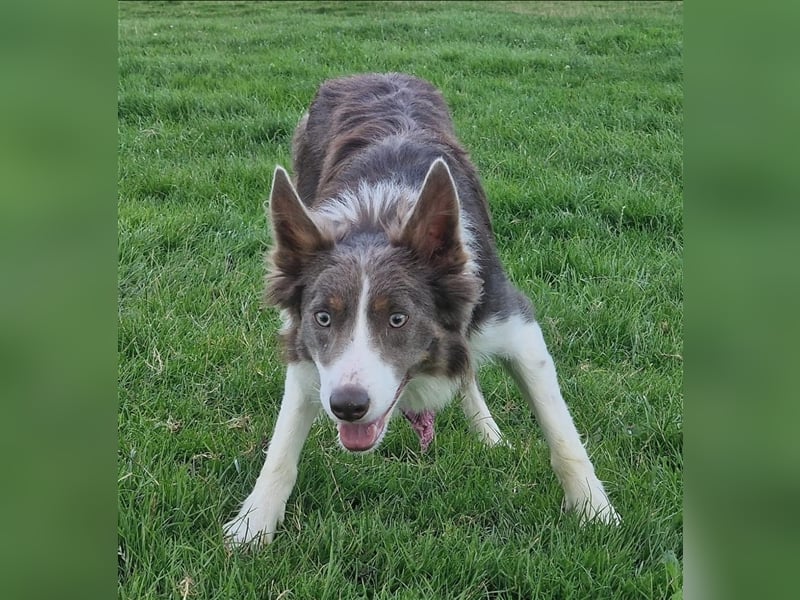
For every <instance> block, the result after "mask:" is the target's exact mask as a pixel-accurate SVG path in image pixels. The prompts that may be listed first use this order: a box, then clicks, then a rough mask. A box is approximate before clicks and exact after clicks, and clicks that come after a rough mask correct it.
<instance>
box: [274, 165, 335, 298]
mask: <svg viewBox="0 0 800 600" xmlns="http://www.w3.org/2000/svg"><path fill="white" fill-rule="evenodd" d="M269 214H270V219H271V222H272V235H273V239H274V245H273V248H272V252H271V253H270V256H269V273H268V275H267V289H266V292H265V300H266V302H267V303H268V304H277V305H278V306H281V307H283V308H289V307H291V306H293V305H295V304H297V303H298V301H299V297H300V293H301V292H302V285H301V276H302V274H303V270H304V268H305V266H306V265H307V264H308V262H309V261H310V260H311V259H312V258H313V257H314V256H315V255H316V254H317V253H318V252H320V251H323V250H326V249H328V248H331V247H332V246H333V241H332V240H331V239H330V237H328V236H327V235H325V234H324V232H322V231H320V229H319V227H317V225H316V224H315V223H314V221H313V220H312V219H311V215H310V214H309V212H308V210H307V209H306V207H305V205H304V204H303V202H302V201H301V200H300V197H299V196H298V195H297V192H296V191H295V189H294V186H293V185H292V182H291V181H290V180H289V175H288V174H287V173H286V171H285V170H284V169H283V168H281V167H276V168H275V174H274V176H273V178H272V191H271V192H270V197H269Z"/></svg>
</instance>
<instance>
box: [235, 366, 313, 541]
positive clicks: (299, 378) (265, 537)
mask: <svg viewBox="0 0 800 600" xmlns="http://www.w3.org/2000/svg"><path fill="white" fill-rule="evenodd" d="M318 386H319V382H318V375H317V370H316V368H315V367H314V365H313V364H311V363H290V364H289V366H288V368H287V369H286V384H285V390H284V395H283V401H282V402H281V408H280V412H279V413H278V420H277V422H276V423H275V431H274V433H273V435H272V440H271V441H270V444H269V449H268V450H267V457H266V460H265V461H264V466H263V467H262V468H261V474H260V475H259V476H258V479H257V480H256V484H255V487H254V488H253V491H252V492H251V493H250V495H249V496H248V497H247V499H246V500H245V501H244V503H243V504H242V508H241V510H240V511H239V514H238V515H237V516H236V518H235V519H233V520H232V521H230V522H229V523H227V524H226V525H225V537H226V539H227V542H228V543H230V544H232V545H241V544H249V543H251V542H254V541H255V542H256V543H267V544H269V543H270V542H272V539H273V537H274V535H275V529H276V527H277V525H278V523H280V522H281V521H282V520H283V514H284V511H285V509H286V501H287V500H288V499H289V495H290V494H291V493H292V488H293V487H294V484H295V481H296V480H297V463H298V462H299V460H300V452H301V450H302V449H303V444H304V443H305V440H306V438H307V437H308V432H309V431H310V429H311V424H312V423H313V422H314V419H315V418H316V416H317V414H318V413H319V403H317V402H315V401H314V400H313V397H314V393H315V392H316V389H317V387H318Z"/></svg>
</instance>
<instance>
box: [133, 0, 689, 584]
mask: <svg viewBox="0 0 800 600" xmlns="http://www.w3.org/2000/svg"><path fill="white" fill-rule="evenodd" d="M682 11H683V7H682V5H681V4H680V3H650V2H648V3H641V4H637V3H619V4H618V3H610V2H601V3H592V4H585V3H566V4H561V3H555V2H546V3H536V4H532V3H522V2H492V3H429V2H419V3H418V2H409V3H368V2H346V3H341V4H340V3H331V2H324V3H263V4H251V3H233V2H232V3H222V4H206V3H202V4H178V3H156V2H147V3H129V2H124V3H121V4H120V5H119V16H120V18H119V348H118V349H119V421H118V423H119V461H118V462H119V484H118V486H119V532H118V533H119V597H120V598H130V599H136V600H141V599H145V598H204V599H205V598H231V599H244V598H278V597H280V598H282V599H289V598H408V599H419V598H464V599H467V598H489V597H492V598H673V597H680V588H681V584H682V496H683V482H682V465H683V461H682V448H683V442H682V439H683V425H682V352H683V344H682V319H683V309H682V302H683V292H682V251H683V221H682V188H683V181H682V147H683V138H682V126H683V64H682V53H683V50H682V48H683V43H682V38H683V25H682V19H683V16H682ZM364 71H405V72H409V73H413V74H416V75H419V76H422V77H424V78H426V79H428V80H430V81H432V82H433V83H434V84H435V85H437V86H438V87H440V89H441V90H442V91H443V93H444V95H445V97H446V98H447V100H448V102H449V103H450V106H451V109H452V112H453V116H454V119H455V122H456V128H457V131H458V133H459V136H460V138H461V140H462V141H463V143H464V145H465V146H466V147H467V148H468V149H469V150H470V152H471V155H472V158H473V160H474V161H475V163H476V164H477V165H478V168H479V171H480V173H481V175H482V178H483V181H484V184H485V187H486V189H487V192H488V195H489V198H490V202H491V205H492V212H493V217H494V222H495V231H496V235H497V241H498V247H499V249H500V252H501V254H502V257H503V259H504V261H505V264H506V265H507V268H508V270H509V272H510V274H511V276H512V279H513V280H514V281H516V283H517V284H518V285H519V286H520V287H521V288H522V289H523V290H525V291H526V292H527V293H529V294H530V296H531V297H532V298H533V300H534V303H535V304H536V306H537V311H538V315H539V319H540V321H541V323H542V327H543V329H544V332H545V336H546V337H547V339H548V342H549V344H550V349H551V352H552V354H553V356H554V358H555V360H556V364H557V366H558V369H559V373H560V376H561V382H562V387H563V391H564V396H565V398H566V399H567V402H568V403H569V404H570V407H571V409H572V412H573V415H574V417H575V421H576V423H577V426H578V429H579V430H580V431H581V432H582V433H583V435H584V436H585V438H586V441H587V446H588V449H589V452H590V455H591V456H592V457H593V459H594V462H595V466H596V468H597V472H598V475H599V476H600V478H601V479H603V480H604V481H606V482H607V483H606V488H607V490H608V491H609V494H610V496H611V498H612V500H613V502H614V504H615V506H616V508H617V509H618V511H619V512H620V514H621V515H622V517H623V519H624V522H623V524H622V525H621V526H620V527H619V528H606V527H602V526H588V527H585V528H582V527H580V526H579V525H578V523H577V519H576V518H575V517H574V516H572V515H564V514H561V512H560V502H561V498H562V492H561V488H560V486H559V484H558V482H557V481H556V478H555V476H554V474H553V472H552V470H551V469H550V466H549V457H548V452H547V447H546V445H545V443H544V440H543V438H542V435H541V432H540V431H539V429H538V427H537V425H536V422H535V420H534V419H533V417H532V416H531V414H530V411H529V410H528V408H527V406H525V405H524V402H523V401H522V400H521V397H520V394H519V393H518V391H517V390H516V388H514V386H513V385H512V384H511V383H510V381H509V380H508V379H507V378H506V377H505V376H503V374H502V372H501V371H500V369H498V368H496V367H488V368H486V369H484V372H483V377H482V386H483V389H484V392H485V394H486V398H487V402H488V403H489V406H490V408H491V409H492V410H493V413H494V415H495V418H496V420H497V422H498V424H499V425H500V427H501V428H502V430H503V432H504V433H505V434H506V436H507V437H508V438H509V440H510V441H511V443H512V444H513V446H512V447H511V448H496V449H492V450H487V449H485V448H484V447H483V446H482V445H481V443H480V442H479V441H478V439H477V438H476V437H475V436H474V435H473V434H471V433H470V431H469V428H468V426H467V423H466V421H465V419H464V417H463V416H462V414H461V411H460V409H459V408H458V407H457V405H453V406H452V407H451V408H449V409H448V410H446V411H445V412H443V413H442V414H441V415H440V416H439V417H438V420H437V434H438V435H437V438H436V441H435V443H434V444H433V446H432V447H431V450H430V451H429V452H428V453H427V454H425V455H421V456H420V455H418V452H417V450H418V444H417V442H416V438H415V436H414V434H413V432H412V431H411V430H410V428H409V427H407V426H406V425H405V424H404V423H402V422H401V421H398V422H396V423H395V424H394V427H393V429H392V430H391V431H390V432H389V434H388V436H387V438H386V440H385V442H384V444H383V445H382V446H381V448H380V449H379V451H378V452H376V453H373V454H371V455H368V456H365V457H358V456H351V455H347V454H345V453H344V452H343V451H341V450H340V449H339V448H338V445H337V443H336V434H335V430H334V428H333V426H332V424H330V423H329V422H327V421H326V420H320V421H319V422H318V424H317V425H315V427H314V428H313V429H312V433H311V436H310V437H309V440H308V442H307V443H306V448H305V452H304V455H303V459H302V461H301V464H300V476H299V479H298V484H297V487H296V488H295V492H294V493H293V495H292V497H291V498H290V500H289V503H288V505H287V514H286V521H285V523H284V525H283V528H282V530H281V531H280V532H279V533H278V535H277V536H276V540H275V542H274V544H273V545H271V546H269V547H267V548H264V549H262V550H260V551H259V552H256V553H233V554H232V553H230V552H229V551H228V550H227V549H226V548H225V547H224V546H223V545H222V534H221V524H222V523H223V522H224V521H226V520H227V519H229V518H230V517H231V516H233V515H234V514H235V512H236V510H237V508H238V503H239V502H241V500H243V499H244V497H245V496H246V494H247V493H248V492H249V491H250V488H251V487H252V485H253V483H254V481H255V477H256V475H257V472H258V470H259V468H260V467H261V462H262V459H263V454H262V448H263V447H264V445H265V443H266V442H267V441H268V439H269V436H270V435H271V430H272V425H273V423H274V420H275V417H276V415H277V410H278V405H279V402H280V397H281V392H282V384H283V366H282V364H281V362H280V356H279V350H278V347H277V337H276V326H277V315H276V314H275V312H274V311H272V310H267V311H264V310H261V309H260V306H259V297H260V294H261V286H262V277H263V264H262V254H263V251H264V250H265V248H266V246H267V243H268V236H267V226H266V221H265V217H264V213H263V209H262V204H263V202H264V200H265V199H266V196H267V194H268V193H269V187H270V182H271V176H272V171H273V169H274V167H275V164H276V163H280V164H283V165H285V166H287V167H290V166H291V165H290V154H289V152H290V138H291V134H292V130H293V127H294V125H295V123H296V122H297V120H298V118H299V117H300V115H301V114H302V112H303V111H304V110H305V109H306V107H307V105H308V103H309V102H310V100H311V98H312V96H313V94H314V91H315V90H316V88H317V86H318V85H319V83H320V82H322V81H323V80H324V79H326V78H329V77H332V76H337V75H342V74H348V73H355V72H364Z"/></svg>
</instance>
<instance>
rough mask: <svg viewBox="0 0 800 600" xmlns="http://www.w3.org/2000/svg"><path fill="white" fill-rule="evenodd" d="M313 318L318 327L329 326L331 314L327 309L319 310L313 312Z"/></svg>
mask: <svg viewBox="0 0 800 600" xmlns="http://www.w3.org/2000/svg"><path fill="white" fill-rule="evenodd" d="M314 320H315V321H316V322H317V325H319V326H320V327H330V326H331V314H330V313H329V312H328V311H325V310H321V311H319V312H315V313H314Z"/></svg>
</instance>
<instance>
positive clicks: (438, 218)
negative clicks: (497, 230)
mask: <svg viewBox="0 0 800 600" xmlns="http://www.w3.org/2000/svg"><path fill="white" fill-rule="evenodd" d="M460 213H461V209H460V206H459V202H458V192H457V191H456V184H455V182H454V181H453V177H452V175H450V169H448V168H447V164H446V163H445V162H444V160H442V159H441V158H437V159H436V160H435V161H433V164H431V167H430V169H428V174H427V175H426V176H425V182H424V183H423V184H422V190H421V191H420V193H419V198H418V199H417V204H416V206H414V211H413V212H412V213H411V216H410V217H409V219H408V221H407V222H406V224H405V227H404V228H403V232H402V234H401V243H403V244H404V245H406V246H408V247H409V248H411V249H412V250H414V252H415V253H416V254H417V256H419V257H420V258H422V259H423V260H425V261H429V262H437V263H438V262H440V261H441V260H445V262H450V261H452V260H455V261H456V262H461V260H463V249H462V246H461V227H460Z"/></svg>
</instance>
